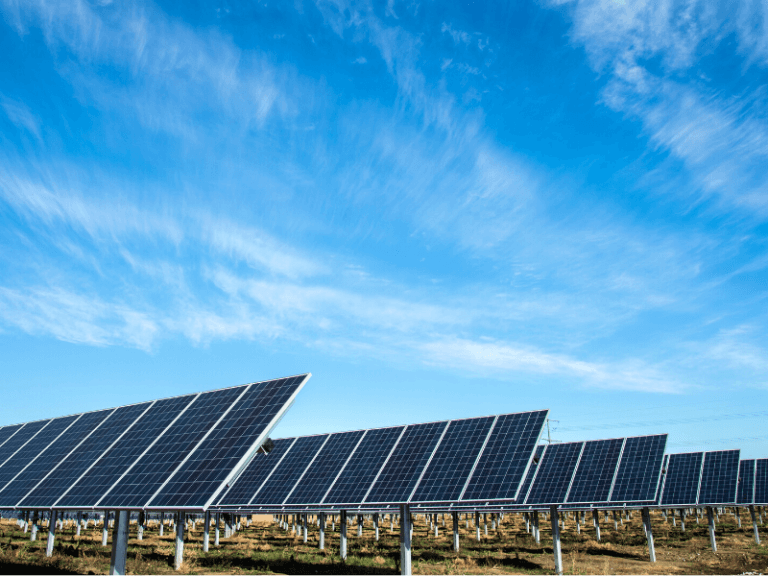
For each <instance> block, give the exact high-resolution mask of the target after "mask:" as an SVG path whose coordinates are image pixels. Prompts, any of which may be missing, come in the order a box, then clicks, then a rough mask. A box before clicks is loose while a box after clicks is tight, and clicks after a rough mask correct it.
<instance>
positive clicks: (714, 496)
mask: <svg viewBox="0 0 768 576" xmlns="http://www.w3.org/2000/svg"><path fill="white" fill-rule="evenodd" d="M738 479H739V450H719V451H717V452H707V453H706V454H705V456H704V467H703V469H702V473H701V487H700V488H699V502H698V504H699V505H702V504H704V505H715V504H735V503H736V490H737V488H738Z"/></svg>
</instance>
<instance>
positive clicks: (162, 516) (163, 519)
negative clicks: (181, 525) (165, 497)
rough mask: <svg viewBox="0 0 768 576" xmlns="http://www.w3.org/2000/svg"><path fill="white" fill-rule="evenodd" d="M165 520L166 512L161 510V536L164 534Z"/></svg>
mask: <svg viewBox="0 0 768 576" xmlns="http://www.w3.org/2000/svg"><path fill="white" fill-rule="evenodd" d="M163 522H165V512H160V536H162V535H163V528H164V526H163Z"/></svg>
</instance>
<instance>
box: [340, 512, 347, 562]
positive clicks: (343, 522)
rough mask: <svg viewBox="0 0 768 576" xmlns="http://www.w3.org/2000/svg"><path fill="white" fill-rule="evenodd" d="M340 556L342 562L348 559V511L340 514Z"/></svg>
mask: <svg viewBox="0 0 768 576" xmlns="http://www.w3.org/2000/svg"><path fill="white" fill-rule="evenodd" d="M339 555H340V556H341V559H342V560H346V559H347V511H346V510H342V511H341V512H340V513H339Z"/></svg>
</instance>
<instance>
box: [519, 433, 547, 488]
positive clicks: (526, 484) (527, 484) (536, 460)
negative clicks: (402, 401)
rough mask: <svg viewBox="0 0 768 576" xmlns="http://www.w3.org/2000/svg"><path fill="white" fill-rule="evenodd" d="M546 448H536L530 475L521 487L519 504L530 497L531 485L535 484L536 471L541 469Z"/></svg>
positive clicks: (529, 471) (541, 446) (529, 470)
mask: <svg viewBox="0 0 768 576" xmlns="http://www.w3.org/2000/svg"><path fill="white" fill-rule="evenodd" d="M544 448H546V446H544V445H543V444H542V445H540V446H536V451H535V452H534V455H533V461H532V462H531V467H530V468H528V473H527V474H526V475H525V480H523V483H522V484H521V485H520V492H519V494H518V496H517V500H518V502H519V503H523V502H525V498H526V496H528V491H529V490H530V488H531V483H532V482H533V478H534V476H536V470H538V469H539V462H541V458H542V456H543V455H544Z"/></svg>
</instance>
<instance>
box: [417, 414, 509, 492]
mask: <svg viewBox="0 0 768 576" xmlns="http://www.w3.org/2000/svg"><path fill="white" fill-rule="evenodd" d="M495 420H496V419H495V418H494V417H486V418H471V419H467V420H453V421H451V422H450V425H449V427H448V430H447V432H446V433H445V436H443V439H442V441H441V442H440V445H439V447H438V449H437V450H436V451H435V454H434V456H432V460H431V462H430V463H429V467H428V468H427V469H426V471H425V473H424V476H423V477H422V478H421V481H420V482H419V485H418V487H417V488H416V491H415V492H414V494H413V496H412V497H411V502H438V501H451V500H458V498H459V496H461V491H462V490H463V489H464V485H465V484H466V483H467V480H468V478H469V474H470V473H471V472H472V469H473V468H474V466H475V462H476V461H477V457H478V456H479V455H480V450H481V449H482V448H483V446H484V445H485V442H486V440H487V438H488V435H489V433H490V432H491V427H492V426H493V424H494V421H495Z"/></svg>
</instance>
